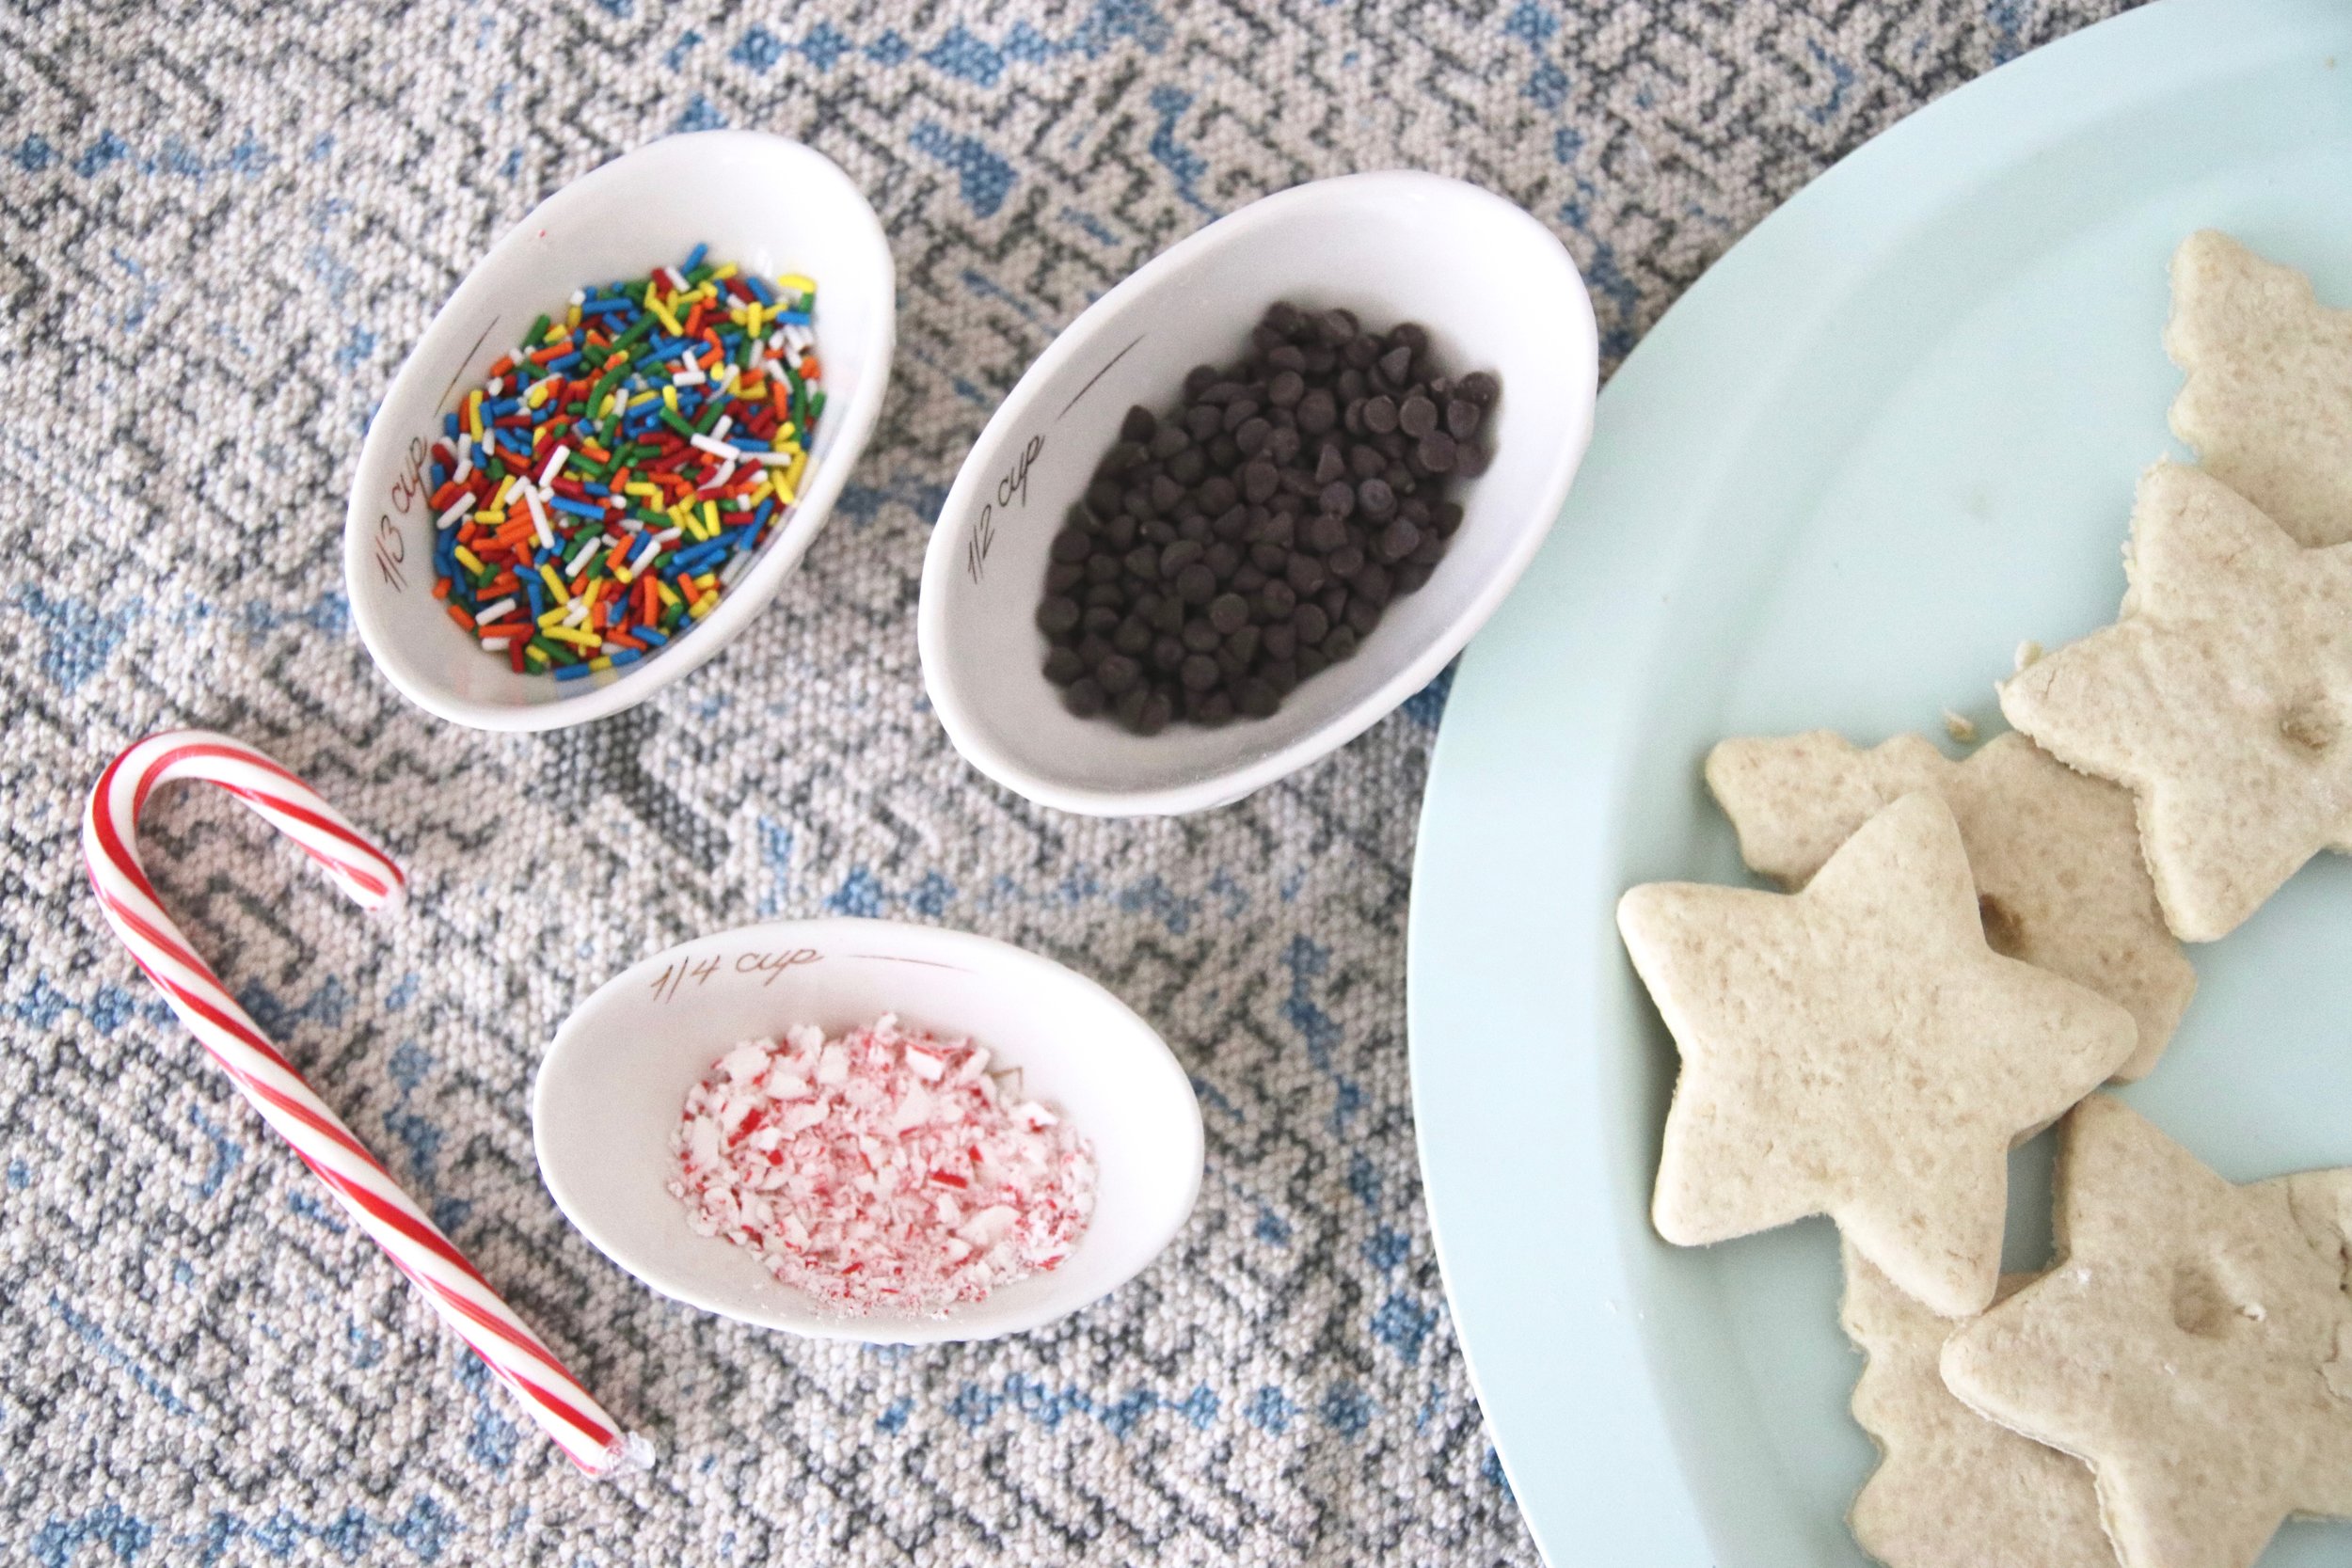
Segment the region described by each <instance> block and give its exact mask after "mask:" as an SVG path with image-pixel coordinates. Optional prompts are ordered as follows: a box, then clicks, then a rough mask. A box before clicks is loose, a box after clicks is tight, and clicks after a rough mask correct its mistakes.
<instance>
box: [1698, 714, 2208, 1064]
mask: <svg viewBox="0 0 2352 1568" xmlns="http://www.w3.org/2000/svg"><path fill="white" fill-rule="evenodd" d="M1707 783H1708V787H1709V788H1711V789H1712V790H1713V791H1714V792H1715V799H1716V800H1719V801H1721V802H1722V804H1723V808H1724V815H1725V816H1729V817H1730V818H1731V825H1732V826H1733V827H1734V828H1736V829H1738V830H1739V833H1740V854H1741V855H1742V856H1744V857H1745V858H1746V860H1747V863H1748V865H1749V867H1750V868H1751V869H1753V870H1756V871H1759V872H1762V873H1763V874H1764V875H1765V876H1768V877H1772V878H1774V879H1778V880H1779V881H1780V883H1781V884H1782V885H1783V886H1785V887H1791V888H1799V887H1803V886H1804V884H1805V881H1806V879H1808V878H1810V877H1811V876H1812V875H1813V874H1814V873H1815V872H1816V871H1819V870H1820V868H1821V863H1822V862H1823V861H1826V860H1827V859H1829V857H1830V854H1831V853H1832V851H1834V850H1836V847H1838V846H1839V845H1840V844H1843V843H1845V842H1846V840H1847V838H1848V837H1850V836H1851V834H1852V832H1853V831H1854V830H1855V829H1856V828H1859V827H1861V826H1862V824H1863V823H1864V822H1866V821H1867V820H1868V819H1869V817H1870V816H1871V814H1872V813H1873V812H1876V811H1878V810H1879V809H1880V808H1881V807H1883V806H1884V805H1885V804H1886V803H1887V802H1888V801H1890V800H1894V799H1896V798H1897V797H1898V796H1900V795H1905V794H1908V793H1909V792H1910V791H1912V790H1915V789H1930V790H1933V791H1934V792H1935V793H1936V794H1937V795H1939V796H1941V797H1943V800H1944V803H1945V804H1946V805H1948V806H1950V807H1951V808H1952V816H1954V817H1955V818H1957V819H1958V820H1959V823H1960V837H1961V842H1962V843H1963V844H1964V845H1965V846H1966V847H1967V849H1968V865H1969V869H1970V870H1971V871H1973V872H1974V873H1975V874H1976V879H1977V906H1978V909H1979V911H1980V913H1981V914H1982V916H1983V920H1984V935H1985V940H1986V941H1987V942H1990V943H1991V944H1992V946H1993V950H1994V952H1996V953H2004V954H2007V955H2008V956H2009V957H2010V958H2023V959H2024V960H2025V961H2026V962H2027V963H2029V964H2032V965H2034V966H2035V967H2036V968H2039V969H2046V970H2048V971H2050V972H2051V973H2052V974H2062V975H2064V976H2065V977H2066V978H2067V979H2069V980H2073V981H2075V982H2077V983H2078V984H2081V985H2085V986H2089V987H2090V989H2091V990H2095V991H2097V992H2098V993H2099V994H2100V995H2102V996H2104V997H2106V998H2107V999H2108V1000H2110V1001H2112V1002H2117V1003H2120V1004H2122V1006H2123V1007H2124V1008H2125V1009H2126V1010H2128V1011H2129V1012H2130V1013H2131V1015H2132V1020H2133V1022H2136V1023H2137V1024H2138V1026H2139V1043H2138V1045H2137V1046H2136V1047H2135V1048H2134V1049H2133V1051H2132V1054H2131V1058H2130V1059H2129V1060H2128V1061H2126V1062H2125V1063H2124V1064H2123V1065H2122V1067H2121V1068H2118V1069H2116V1074H2115V1075H2116V1076H2117V1077H2118V1078H2121V1079H2124V1080H2130V1079H2135V1078H2138V1077H2141V1076H2143V1075H2145V1074H2146V1073H2147V1071H2148V1069H2151V1068H2153V1067H2154V1066H2155V1065H2156V1058H2157V1057H2158V1056H2160V1055H2162V1054H2163V1053H2164V1047H2165V1043H2166V1042H2167V1041H2168V1040H2169V1039H2170V1038H2171V1037H2172V1030H2173V1027H2174V1026H2175V1025H2176V1024H2178V1023H2179V1022H2180V1021H2181V1013H2182V1011H2183V1009H2185V1007H2187V1006H2188V999H2189V997H2190V996H2191V995H2193V994H2194V993H2195V991H2196V990H2197V971H2196V970H2195V969H2194V968H2193V967H2191V966H2190V964H2189V961H2188V958H2187V957H2186V955H2185V954H2184V953H2182V951H2181V944H2180V942H2178V941H2177V940H2175V939H2174V937H2173V935H2172V933H2171V932H2170V931H2169V930H2167V929H2165V925H2164V915H2163V912H2162V911H2159V910H2158V909H2157V908H2156V895H2155V890H2154V889H2153V888H2152V887H2151V886H2150V885H2149V882H2148V870H2147V867H2146V866H2145V865H2143V864H2142V863H2141V862H2140V858H2139V832H2138V829H2137V827H2136V826H2135V825H2134V822H2133V818H2132V798H2131V796H2130V795H2129V794H2128V793H2126V792H2125V791H2123V790H2122V789H2120V788H2118V787H2117V786H2115V785H2114V784H2109V783H2107V782H2106V780H2104V779H2093V778H2089V777H2086V776H2085V775H2083V774H2081V773H2077V772H2075V771H2074V769H2073V768H2068V767H2066V766H2065V765H2064V764H2062V763H2060V762H2058V760H2057V759H2055V758H2054V757H2052V756H2051V755H2050V754H2049V753H2048V752H2044V751H2042V749H2041V748H2039V747H2037V746H2036V745H2034V743H2033V742H2032V741H2030V740H2027V739H2026V737H2025V736H2021V735H2005V736H1999V737H1998V738H1997V739H1994V740H1992V741H1989V742H1987V743H1986V744H1985V745H1984V746H1982V747H1981V748H1979V750H1978V751H1977V752H1974V753H1973V754H1971V755H1970V756H1969V757H1968V759H1967V760H1966V761H1964V762H1954V761H1953V760H1952V759H1951V758H1949V757H1947V756H1946V755H1945V754H1944V753H1943V752H1941V751H1940V750H1938V749H1937V748H1936V747H1935V745H1934V744H1933V743H1931V742H1930V741H1928V740H1926V739H1924V738H1922V737H1921V736H1915V735H1904V736H1896V737H1895V738H1894V739H1892V740H1889V741H1886V742H1884V743H1883V744H1881V745H1878V746H1874V747H1872V748H1870V750H1868V751H1867V752H1866V751H1863V750H1862V749H1861V748H1859V747H1857V746H1855V745H1854V744H1852V743H1851V741H1849V740H1847V739H1846V738H1845V737H1844V736H1839V735H1836V734H1834V733H1833V732H1831V731H1828V730H1815V731H1812V732H1811V733H1809V734H1805V735H1793V736H1784V737H1779V738H1772V739H1739V740H1726V741H1724V742H1723V743H1722V744H1721V745H1719V746H1717V747H1716V748H1715V750H1714V751H1713V752H1710V753H1709V754H1708V759H1707Z"/></svg>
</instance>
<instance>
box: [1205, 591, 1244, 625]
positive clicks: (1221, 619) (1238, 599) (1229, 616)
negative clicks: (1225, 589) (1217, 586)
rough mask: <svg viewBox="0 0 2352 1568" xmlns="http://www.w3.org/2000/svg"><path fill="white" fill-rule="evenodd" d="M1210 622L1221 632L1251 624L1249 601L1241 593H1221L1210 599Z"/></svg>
mask: <svg viewBox="0 0 2352 1568" xmlns="http://www.w3.org/2000/svg"><path fill="white" fill-rule="evenodd" d="M1209 624H1210V625H1211V626H1215V627H1216V629H1217V630H1219V631H1221V632H1235V631H1239V630H1240V629H1241V628H1242V627H1244V626H1248V624H1249V601H1248V599H1245V598H1243V597H1242V596H1241V595H1240V594H1218V595H1217V596H1216V598H1214V599H1211V600H1210V601H1209Z"/></svg>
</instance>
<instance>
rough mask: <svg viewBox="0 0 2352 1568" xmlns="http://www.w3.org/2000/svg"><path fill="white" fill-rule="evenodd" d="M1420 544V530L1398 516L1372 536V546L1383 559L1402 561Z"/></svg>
mask: <svg viewBox="0 0 2352 1568" xmlns="http://www.w3.org/2000/svg"><path fill="white" fill-rule="evenodd" d="M1420 545H1421V530H1419V529H1417V528H1415V527H1414V526H1413V525H1412V524H1410V523H1408V522H1406V520H1405V519H1404V518H1402V517H1398V518H1396V519H1394V520H1393V521H1391V523H1390V524H1389V526H1388V527H1386V528H1384V529H1382V530H1381V531H1379V532H1378V533H1377V534H1375V535H1374V537H1373V548H1374V549H1375V551H1376V552H1377V553H1378V555H1379V557H1380V559H1381V560H1383V561H1402V560H1404V559H1405V558H1406V556H1408V555H1410V554H1412V553H1413V551H1414V550H1415V549H1417V548H1418V547H1420Z"/></svg>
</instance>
